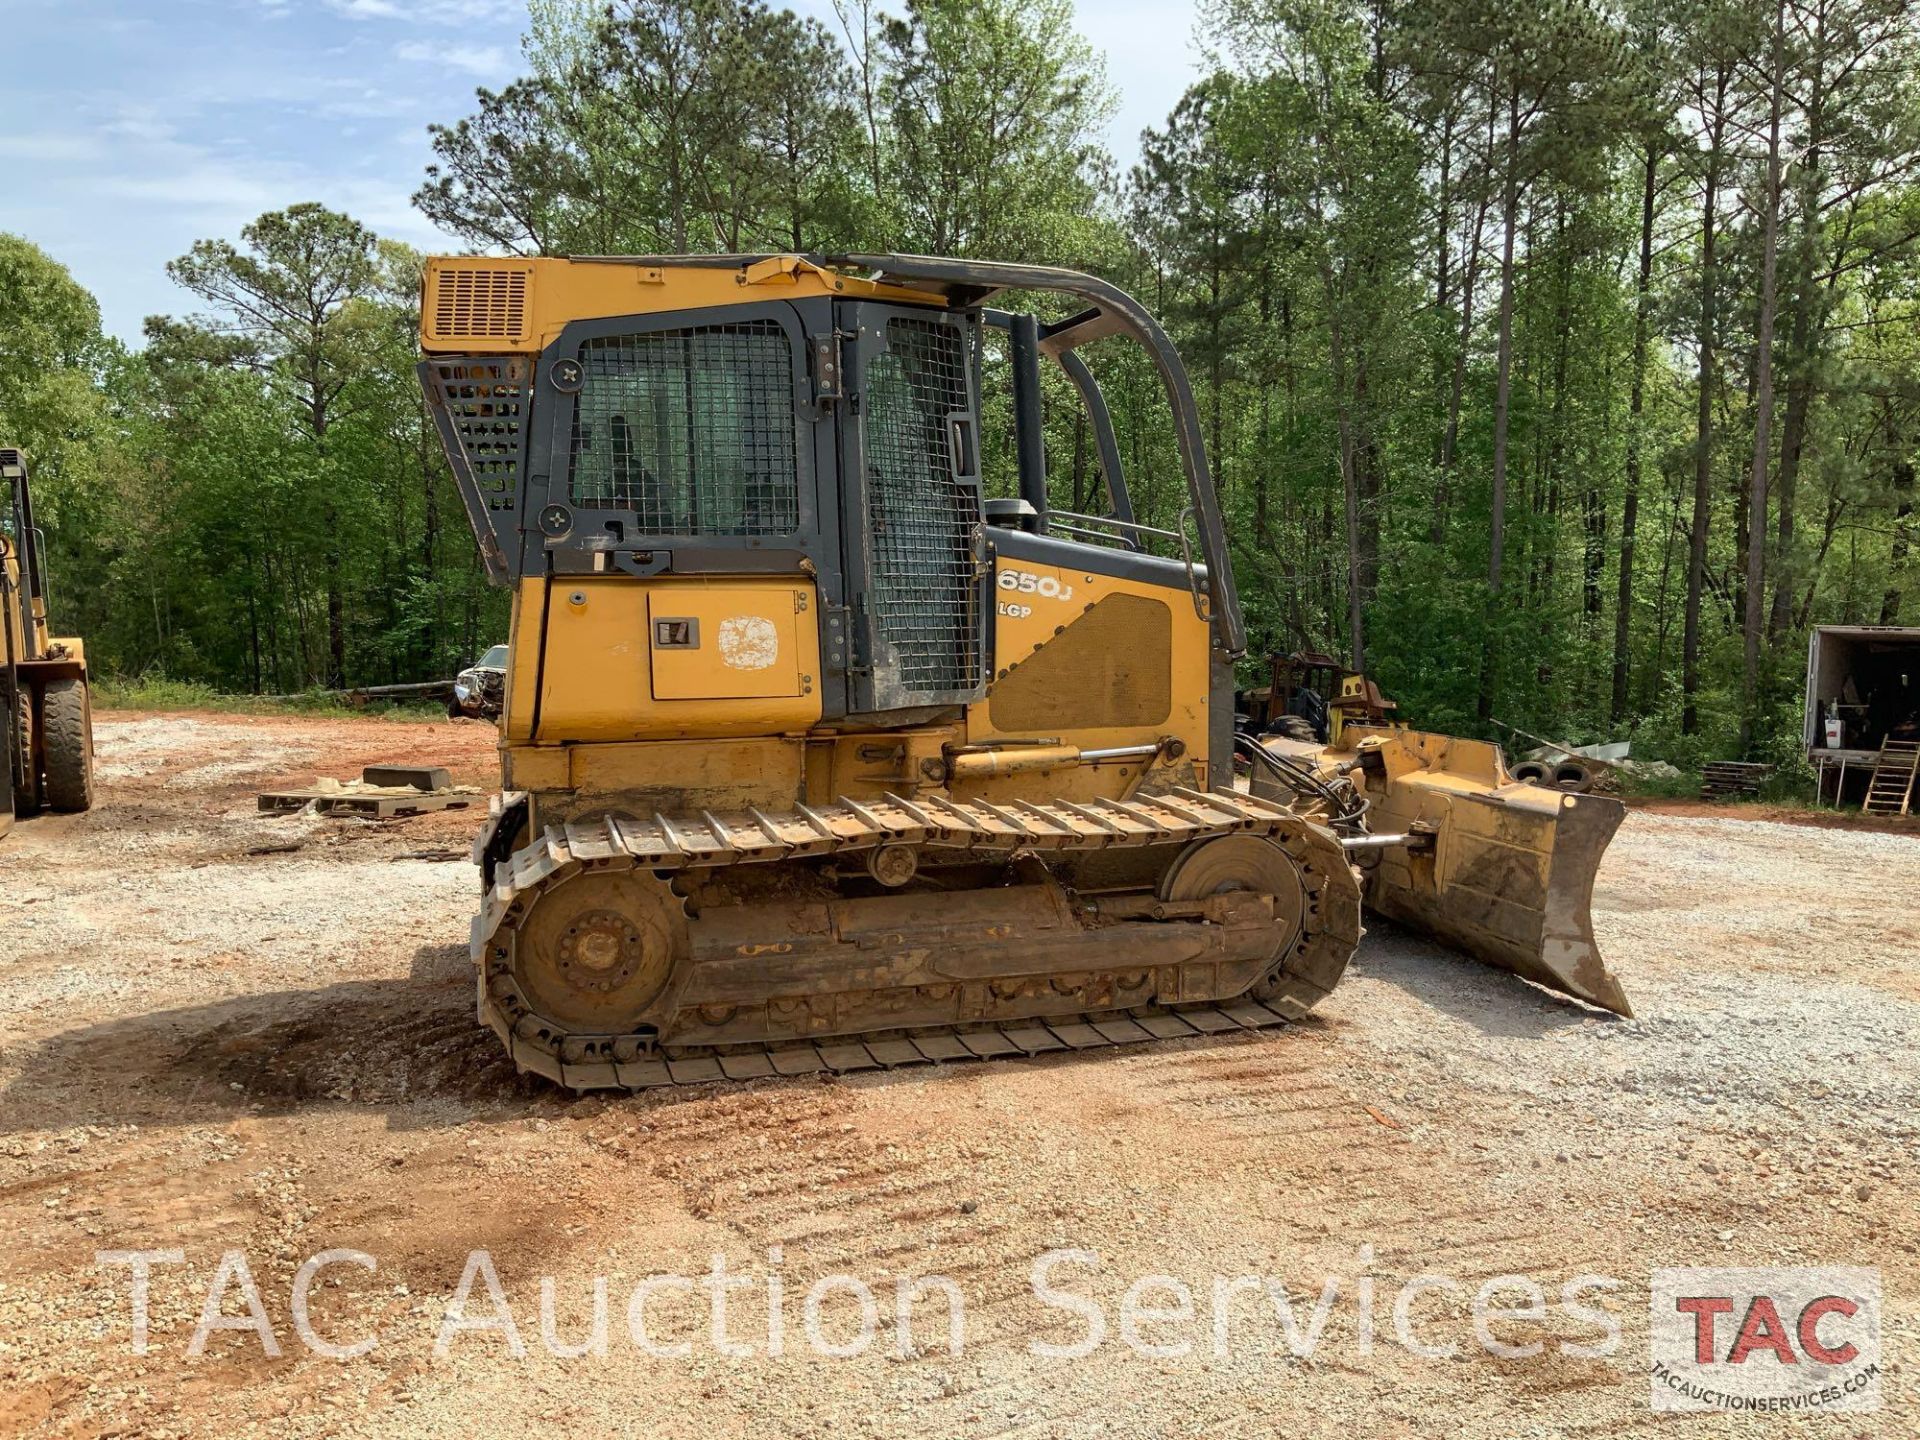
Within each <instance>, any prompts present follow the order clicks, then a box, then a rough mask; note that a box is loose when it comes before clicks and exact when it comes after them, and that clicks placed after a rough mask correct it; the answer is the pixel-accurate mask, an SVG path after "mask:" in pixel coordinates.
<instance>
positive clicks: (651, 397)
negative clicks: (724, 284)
mask: <svg viewBox="0 0 1920 1440" xmlns="http://www.w3.org/2000/svg"><path fill="white" fill-rule="evenodd" d="M580 362H581V366H582V368H583V369H584V370H585V372H586V373H585V378H584V381H583V383H582V385H581V389H580V397H579V403H578V405H577V406H576V408H575V410H574V421H573V437H572V454H571V457H570V462H569V470H568V486H567V488H568V493H569V494H570V495H571V496H572V498H573V503H574V504H576V505H584V506H592V507H598V508H602V509H610V510H631V511H632V512H633V513H634V515H635V517H636V518H635V522H634V523H635V527H636V530H637V532H638V533H639V534H641V535H736V536H753V535H790V534H792V533H793V532H794V531H795V530H797V529H798V528H799V526H800V509H799V505H800V484H799V470H798V466H797V462H796V458H795V446H794V424H795V422H794V403H793V385H794V380H793V347H792V342H791V341H790V340H789V339H788V337H787V332H786V331H785V330H784V329H782V328H781V327H780V325H779V324H777V323H776V322H774V321H771V320H760V321H749V322H746V323H742V324H735V325H703V326H697V327H692V328H689V329H685V330H659V331H653V332H651V333H648V334H642V335H616V336H612V337H609V338H607V339H603V340H589V341H587V342H586V343H585V344H584V345H582V346H581V347H580Z"/></svg>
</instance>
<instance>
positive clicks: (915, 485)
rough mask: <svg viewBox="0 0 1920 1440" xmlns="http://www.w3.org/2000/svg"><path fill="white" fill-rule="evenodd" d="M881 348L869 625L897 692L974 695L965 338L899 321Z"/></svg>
mask: <svg viewBox="0 0 1920 1440" xmlns="http://www.w3.org/2000/svg"><path fill="white" fill-rule="evenodd" d="M886 338H887V348H886V350H885V351H883V352H882V353H880V354H877V355H875V356H874V357H873V358H872V359H871V360H869V361H868V362H867V367H866V395H865V408H866V451H867V495H868V521H869V523H870V525H871V527H872V537H873V538H872V545H873V559H872V576H871V586H870V588H871V594H870V596H869V602H870V604H871V606H872V609H873V615H874V624H875V627H876V629H877V630H878V632H879V638H880V639H881V640H882V641H883V642H884V643H885V646H886V648H887V649H888V650H890V651H891V658H892V661H893V669H894V675H893V679H894V680H895V683H897V684H898V685H899V687H900V688H901V689H902V690H904V691H906V692H908V693H909V694H911V695H922V696H929V697H932V696H942V695H948V694H952V693H954V692H958V691H969V690H972V689H974V688H975V687H977V686H978V685H979V683H980V679H981V676H980V643H979V591H978V586H977V584H976V580H975V575H974V535H975V531H976V528H977V526H978V525H979V522H980V495H979V489H978V486H977V483H975V482H973V481H968V480H962V479H960V478H959V477H958V476H956V475H955V474H954V471H953V461H952V455H951V452H950V451H949V449H948V442H947V424H948V420H949V418H950V417H951V416H953V415H954V414H955V413H956V412H958V413H965V412H966V410H967V347H966V337H965V335H964V334H963V333H962V332H961V331H960V330H958V329H956V328H954V327H953V326H951V325H945V324H941V323H939V322H938V321H931V320H918V319H905V318H898V317H896V318H894V319H890V320H888V321H887V337H886ZM881 663H882V664H884V663H885V657H882V658H881Z"/></svg>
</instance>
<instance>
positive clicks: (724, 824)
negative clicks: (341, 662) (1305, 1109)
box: [472, 787, 1360, 1090]
mask: <svg viewBox="0 0 1920 1440" xmlns="http://www.w3.org/2000/svg"><path fill="white" fill-rule="evenodd" d="M519 803H520V798H519V797H518V796H516V795H511V794H509V795H501V796H495V797H494V799H493V802H492V806H491V814H490V817H489V823H488V826H487V827H486V828H485V829H484V830H483V831H482V832H481V835H480V837H479V838H478V839H477V840H476V841H475V843H474V859H475V861H476V863H483V860H484V857H485V856H486V854H487V853H488V851H489V849H490V848H491V846H492V845H493V842H494V834H495V831H496V830H497V829H499V828H500V827H502V826H504V825H509V824H512V823H513V815H514V809H515V807H516V805H518V804H519ZM1244 833H1252V834H1260V835H1265V836H1268V837H1269V838H1272V839H1274V840H1275V841H1276V842H1279V843H1281V844H1282V845H1283V847H1284V848H1286V849H1288V850H1289V852H1290V853H1294V854H1295V856H1296V859H1302V858H1306V857H1305V855H1304V854H1303V853H1302V852H1311V853H1312V854H1313V855H1314V858H1316V859H1318V860H1319V861H1320V862H1321V864H1320V865H1319V867H1318V872H1319V875H1320V876H1321V877H1323V879H1331V878H1332V877H1341V878H1344V879H1345V880H1346V882H1347V886H1346V887H1345V888H1343V890H1342V893H1341V895H1340V897H1339V898H1340V899H1341V900H1343V901H1348V902H1350V903H1347V904H1340V905H1335V906H1333V907H1330V913H1329V914H1327V915H1325V916H1324V917H1323V920H1324V921H1325V922H1326V924H1325V928H1324V929H1323V930H1321V931H1318V932H1315V933H1312V934H1309V935H1307V936H1306V937H1304V939H1303V941H1302V942H1301V946H1302V948H1303V949H1304V950H1307V951H1312V952H1315V953H1313V954H1311V955H1309V956H1308V957H1307V958H1308V961H1309V965H1308V967H1307V968H1309V969H1312V968H1315V967H1316V966H1317V965H1319V964H1322V963H1325V962H1326V961H1327V960H1328V959H1329V958H1330V957H1335V956H1337V960H1336V961H1335V964H1334V971H1333V973H1334V974H1335V975H1337V973H1338V970H1339V969H1340V968H1343V967H1344V965H1345V958H1346V956H1347V955H1349V954H1351V952H1352V948H1353V947H1354V946H1355V945H1357V944H1358V942H1359V938H1360V929H1359V918H1358V917H1359V890H1358V882H1357V880H1356V879H1354V877H1353V872H1352V871H1351V868H1350V867H1349V866H1348V865H1347V864H1346V860H1345V856H1344V853H1343V852H1342V851H1341V849H1340V845H1339V841H1338V840H1337V839H1336V838H1335V837H1334V836H1333V835H1332V834H1330V833H1328V832H1325V831H1323V830H1320V829H1319V827H1317V826H1313V825H1311V824H1310V823H1308V822H1307V821H1305V820H1304V819H1303V817H1301V816H1299V815H1298V814H1296V813H1294V812H1293V811H1290V810H1288V809H1287V808H1286V807H1285V806H1282V805H1280V804H1277V803H1275V802H1273V801H1270V800H1265V799H1261V798H1258V797H1255V796H1250V795H1245V794H1240V793H1232V794H1221V793H1216V792H1208V791H1199V790H1192V789H1187V788H1184V787H1176V788H1174V789H1172V790H1170V791H1169V792H1168V793H1166V794H1156V795H1143V796H1138V797H1136V798H1134V799H1131V800H1090V801H1086V802H1075V801H1064V800H1056V801H1052V802H1048V803H1038V802H1031V801H1018V802H1015V803H1013V804H1012V805H1008V806H1000V805H995V804H991V803H988V802H984V801H968V802H956V801H951V800H947V799H944V798H939V797H924V798H922V799H919V800H916V801H908V800H904V799H902V798H900V797H898V796H895V795H887V796H886V797H884V799H880V800H868V801H855V800H851V799H847V798H845V797H842V798H841V799H840V800H838V801H836V802H835V803H834V804H831V805H823V806H820V807H818V808H814V807H809V806H804V805H800V806H796V807H795V810H794V812H793V813H792V814H778V815H769V814H766V813H765V812H762V811H760V810H757V809H749V810H748V811H746V812H744V813H739V814H728V815H724V816H716V815H714V814H712V813H711V812H707V811H702V812H701V813H700V815H699V816H698V817H697V818H682V819H680V820H669V819H668V818H667V817H666V816H664V815H655V816H654V817H653V819H652V820H650V821H639V820H634V819H631V818H628V817H613V816H609V817H606V818H604V819H600V820H596V821H593V822H588V823H572V824H567V825H564V826H553V827H550V828H549V829H548V830H547V831H546V832H545V834H544V835H542V836H540V837H538V838H537V839H535V840H534V841H532V842H531V843H529V844H528V845H525V846H523V847H521V848H520V849H519V850H518V851H516V852H514V854H513V855H512V856H511V857H510V858H509V859H507V860H506V861H504V862H503V863H501V864H500V865H499V866H498V867H497V868H496V870H495V872H494V874H495V880H494V884H493V885H492V887H491V888H490V889H489V890H488V892H487V896H486V900H485V903H484V905H483V907H482V909H481V911H480V913H479V914H477V915H475V916H474V920H473V934H472V953H473V958H474V961H475V964H476V966H477V967H478V968H479V1008H480V1014H481V1019H482V1020H483V1021H485V1023H486V1024H487V1025H488V1026H489V1027H490V1028H492V1029H493V1030H494V1031H495V1032H496V1033H497V1034H498V1035H499V1036H500V1038H501V1040H502V1041H503V1043H505V1045H506V1046H507V1049H508V1052H509V1054H510V1055H511V1056H512V1058H513V1060H514V1063H515V1065H516V1066H517V1067H519V1068H520V1069H523V1070H529V1071H532V1072H534V1073H535V1074H539V1075H542V1076H545V1077H546V1078H547V1079H549V1080H552V1081H554V1082H555V1083H557V1084H559V1085H562V1086H565V1087H566V1088H569V1089H573V1090H589V1089H624V1090H646V1089H654V1088H658V1087H663V1086H675V1085H700V1084H707V1083H712V1082H716V1081H723V1080H734V1081H738V1080H752V1079H762V1078H770V1077H774V1076H786V1075H809V1074H852V1073H857V1072H860V1071H864V1070H877V1069H893V1068H897V1067H903V1066H912V1065H921V1064H939V1063H944V1062H947V1061H958V1060H984V1059H997V1058H1003V1057H1014V1056H1026V1055H1039V1054H1046V1053H1049V1052H1060V1051H1073V1050H1087V1049H1097V1048H1102V1047H1108V1046H1120V1045H1131V1044H1142V1043H1146V1042H1149V1041H1154V1040H1168V1039H1179V1038H1184V1037H1187V1036H1192V1035H1205V1034H1223V1033H1232V1032H1239V1031H1244V1030H1262V1029H1269V1028H1272V1027H1275V1026H1279V1025H1284V1024H1287V1023H1288V1022H1289V1021H1291V1020H1297V1019H1299V1018H1300V1017H1301V1016H1303V1015H1304V1014H1305V1013H1306V1012H1307V1011H1308V1010H1309V1009H1311V1008H1312V1006H1313V1004H1314V1002H1315V1001H1317V1000H1318V999H1320V998H1321V996H1322V995H1324V993H1325V992H1326V990H1327V989H1328V988H1330V986H1329V985H1321V984H1317V983H1315V982H1314V981H1313V980H1312V979H1309V978H1307V976H1306V975H1304V974H1287V975H1282V976H1280V977H1278V979H1279V981H1280V983H1279V988H1278V990H1277V992H1276V993H1274V994H1270V995H1268V996H1267V997H1266V1003H1264V1004H1263V1003H1260V1002H1258V1001H1255V1000H1253V999H1249V998H1243V999H1241V1000H1239V1001H1236V1002H1233V1003H1230V1004H1218V1005H1202V1006H1198V1007H1192V1008H1188V1007H1182V1008H1181V1009H1178V1010H1172V1009H1165V1008H1159V1007H1153V1008H1148V1009H1136V1010H1128V1011H1115V1012H1103V1013H1100V1014H1096V1015H1085V1016H1080V1017H1077V1018H1075V1019H1072V1020H1061V1019H1045V1020H1040V1019H1035V1020H1031V1021H1026V1022H1023V1023H1018V1024H1004V1023H1003V1024H999V1025H992V1024H985V1025H971V1026H966V1025H959V1026H942V1027H933V1028H926V1029H915V1030H913V1031H909V1032H893V1033H879V1034H871V1035H868V1036H865V1037H860V1036H834V1037H822V1038H819V1039H815V1040H783V1041H779V1042H775V1043H772V1044H768V1045H762V1046H755V1045H737V1046H728V1047H724V1048H718V1047H706V1048H696V1049H692V1050H687V1051H679V1052H676V1051H675V1050H674V1049H673V1048H672V1047H665V1048H663V1049H661V1050H659V1051H655V1052H652V1053H641V1052H638V1051H636V1052H635V1053H633V1054H632V1055H631V1057H630V1058H625V1057H622V1056H619V1055H616V1057H615V1058H614V1059H611V1060H608V1059H604V1058H598V1057H596V1058H592V1059H588V1058H586V1057H584V1056H582V1057H581V1058H580V1059H579V1060H570V1059H568V1058H567V1055H566V1050H567V1049H568V1045H567V1042H566V1041H565V1040H562V1041H561V1042H560V1043H559V1044H557V1045H555V1044H553V1043H552V1042H551V1041H550V1040H549V1041H546V1042H542V1041H540V1040H538V1039H537V1038H536V1035H535V1031H536V1030H538V1029H541V1028H543V1027H540V1026H538V1025H529V1024H527V1023H525V1021H526V1020H527V1019H528V1018H531V1017H526V1016H521V1017H513V1016H510V1015H508V1014H507V1013H506V1011H505V1010H504V1009H503V1008H502V1006H501V1004H500V1003H499V1001H498V1000H497V999H496V997H495V996H494V995H493V994H492V993H491V988H490V986H489V984H488V975H489V969H490V966H489V961H488V957H489V952H490V951H492V952H494V953H495V954H498V953H499V950H498V947H497V946H496V943H495V942H496V939H497V937H499V936H500V935H501V933H502V931H503V929H507V930H510V929H512V928H513V927H514V926H516V925H517V924H518V923H519V921H520V920H521V919H522V918H523V917H524V916H525V914H526V913H527V910H528V909H529V908H530V907H531V905H532V902H533V900H534V899H535V898H536V897H537V896H538V895H539V894H540V893H541V892H542V891H544V890H547V889H549V888H551V887H553V886H555V885H558V884H559V883H561V882H562V881H563V880H565V879H567V878H569V877H570V876H572V875H574V874H576V873H579V872H580V871H581V870H582V869H623V868H645V869H648V870H651V871H655V872H664V873H667V874H671V873H674V872H677V871H685V870H695V869H713V868H716V867H725V866H730V865H746V864H767V863H773V862H777V861H781V860H787V859H796V858H809V857H818V856H823V855H828V856H830V855H836V854H858V853H862V852H865V851H869V850H872V849H875V848H877V847H879V846H883V845H893V844H899V845H910V846H915V847H926V848H935V849H942V850H948V851H960V852H966V853H970V854H975V855H979V856H981V857H983V858H1006V857H1010V856H1012V855H1013V854H1015V853H1017V852H1020V851H1025V850H1034V851H1040V852H1042V853H1046V852H1060V851H1086V850H1095V849H1103V848H1134V847H1140V846H1147V845H1174V844H1182V843H1186V842H1190V841H1193V840H1200V839H1207V838H1210V837H1213V836H1217V835H1227V834H1244ZM1333 883H1335V884H1338V881H1337V880H1335V881H1334V882H1333ZM1345 889H1351V892H1352V893H1351V895H1347V894H1346V893H1345ZM515 989H516V990H517V987H515Z"/></svg>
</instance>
